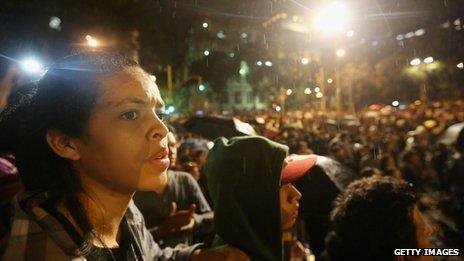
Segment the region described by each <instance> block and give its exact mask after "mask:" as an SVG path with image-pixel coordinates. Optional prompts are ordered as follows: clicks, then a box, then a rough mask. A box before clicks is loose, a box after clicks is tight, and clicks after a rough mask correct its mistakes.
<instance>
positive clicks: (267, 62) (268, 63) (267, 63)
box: [264, 61, 272, 67]
mask: <svg viewBox="0 0 464 261" xmlns="http://www.w3.org/2000/svg"><path fill="white" fill-rule="evenodd" d="M264 64H265V65H266V66H267V67H271V66H272V62H271V61H266V62H265V63H264Z"/></svg>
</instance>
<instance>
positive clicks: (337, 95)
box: [335, 48, 346, 120]
mask: <svg viewBox="0 0 464 261" xmlns="http://www.w3.org/2000/svg"><path fill="white" fill-rule="evenodd" d="M335 54H336V55H337V58H338V60H337V65H336V67H335V86H336V89H335V102H336V108H337V119H338V120H341V118H342V113H343V106H342V84H341V81H340V60H341V59H342V58H343V57H345V55H346V50H345V49H343V48H340V49H338V50H337V51H336V52H335Z"/></svg>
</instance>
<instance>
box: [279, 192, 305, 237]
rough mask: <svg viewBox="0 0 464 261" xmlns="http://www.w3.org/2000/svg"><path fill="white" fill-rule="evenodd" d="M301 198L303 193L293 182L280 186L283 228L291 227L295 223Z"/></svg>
mask: <svg viewBox="0 0 464 261" xmlns="http://www.w3.org/2000/svg"><path fill="white" fill-rule="evenodd" d="M300 198H301V193H300V192H299V191H298V190H297V189H296V188H295V187H294V186H293V185H292V184H291V183H289V184H286V185H283V186H282V187H280V218H281V222H282V229H283V230H287V229H290V228H292V226H293V225H294V224H295V221H296V218H297V217H298V208H299V204H298V200H300Z"/></svg>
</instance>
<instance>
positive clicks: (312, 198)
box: [293, 155, 358, 256]
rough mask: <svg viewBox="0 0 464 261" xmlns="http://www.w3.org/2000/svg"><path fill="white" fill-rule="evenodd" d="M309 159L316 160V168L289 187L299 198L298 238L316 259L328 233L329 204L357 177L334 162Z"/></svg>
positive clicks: (325, 158) (325, 159)
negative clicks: (296, 190) (306, 243)
mask: <svg viewBox="0 0 464 261" xmlns="http://www.w3.org/2000/svg"><path fill="white" fill-rule="evenodd" d="M302 157H304V156H302ZM309 157H317V160H316V164H315V165H314V166H313V167H312V168H311V169H310V170H309V171H308V173H307V175H305V176H304V177H302V178H300V179H298V180H297V181H295V182H293V185H294V186H295V187H296V188H297V189H298V190H299V191H300V192H301V194H302V198H301V199H300V209H299V212H300V214H299V218H300V221H303V222H304V226H303V227H300V231H299V233H300V236H301V237H302V238H303V239H306V240H308V241H309V242H310V244H311V250H312V251H314V253H315V254H316V256H318V255H320V254H321V253H322V251H323V250H324V249H325V241H324V239H325V237H326V236H327V233H328V232H329V230H330V218H329V215H330V211H331V210H332V202H333V201H334V199H335V198H336V197H337V195H338V194H339V193H340V192H342V191H344V190H345V188H346V187H347V186H348V185H349V184H350V183H351V182H352V181H354V180H356V179H357V178H358V176H357V175H356V173H354V172H353V171H351V170H350V169H348V168H347V167H345V166H343V165H342V164H341V163H340V162H338V161H336V160H333V159H330V158H328V157H324V156H319V155H311V156H309ZM300 224H301V223H300Z"/></svg>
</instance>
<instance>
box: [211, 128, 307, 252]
mask: <svg viewBox="0 0 464 261" xmlns="http://www.w3.org/2000/svg"><path fill="white" fill-rule="evenodd" d="M287 153H288V147H287V146H285V145H282V144H279V143H276V142H273V141H270V140H268V139H266V138H264V137H258V136H247V137H234V138H231V139H226V138H223V137H222V138H218V139H216V141H215V144H214V147H213V148H212V149H211V150H210V151H209V153H208V156H207V159H206V164H205V175H206V180H207V184H208V189H209V193H210V196H211V198H212V201H213V208H214V212H215V216H214V222H215V226H216V237H215V240H214V242H213V247H214V246H219V245H225V244H228V245H231V246H234V247H236V248H238V249H240V250H242V251H244V252H245V253H246V254H247V255H248V256H249V257H250V258H251V259H252V260H282V259H283V244H282V231H283V230H286V229H290V228H291V227H292V226H293V224H294V223H295V221H296V218H297V216H298V207H299V205H298V200H299V199H300V198H301V194H300V192H299V191H298V190H297V189H296V188H295V187H293V185H291V182H293V181H295V180H297V179H299V178H300V177H302V176H303V175H305V174H306V173H307V170H308V169H309V168H310V167H311V166H312V165H314V162H313V160H312V159H309V160H301V161H292V162H287V161H286V157H287Z"/></svg>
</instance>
